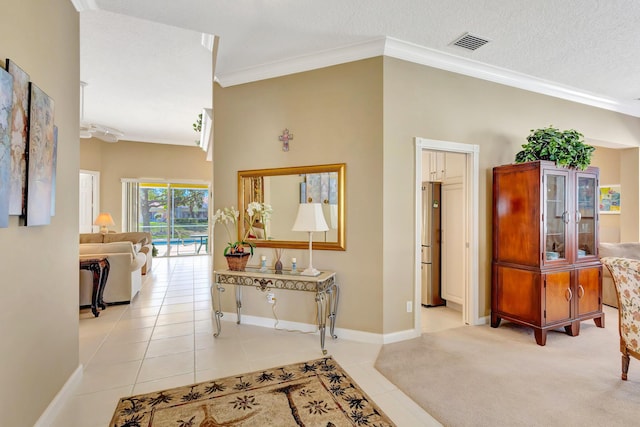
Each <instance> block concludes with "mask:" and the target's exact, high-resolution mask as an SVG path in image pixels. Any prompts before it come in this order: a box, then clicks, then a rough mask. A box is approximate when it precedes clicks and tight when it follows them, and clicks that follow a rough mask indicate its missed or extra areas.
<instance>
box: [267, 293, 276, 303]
mask: <svg viewBox="0 0 640 427" xmlns="http://www.w3.org/2000/svg"><path fill="white" fill-rule="evenodd" d="M267 302H268V303H269V304H274V303H275V302H276V294H274V293H273V292H268V293H267Z"/></svg>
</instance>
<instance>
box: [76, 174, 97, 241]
mask: <svg viewBox="0 0 640 427" xmlns="http://www.w3.org/2000/svg"><path fill="white" fill-rule="evenodd" d="M79 174H85V175H91V176H92V177H93V180H92V184H93V185H92V187H93V188H92V190H91V210H92V213H93V216H92V218H91V223H92V224H93V220H94V219H95V218H96V217H97V216H98V213H99V212H100V172H99V171H92V170H86V169H80V171H79ZM81 201H82V200H81ZM78 209H79V207H78ZM98 228H99V226H97V225H92V226H91V232H94V231H95V232H97V231H98Z"/></svg>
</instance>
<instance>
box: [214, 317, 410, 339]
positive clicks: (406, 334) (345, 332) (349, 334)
mask: <svg viewBox="0 0 640 427" xmlns="http://www.w3.org/2000/svg"><path fill="white" fill-rule="evenodd" d="M222 320H224V321H225V322H234V323H235V322H236V321H237V320H238V316H237V314H236V313H231V312H225V313H224V316H223V317H222ZM242 324H243V325H253V326H260V327H263V328H272V329H273V328H274V325H275V320H274V319H273V318H269V317H260V316H250V315H246V314H243V315H242ZM277 327H278V329H286V330H291V331H301V332H305V333H311V332H314V331H315V334H316V335H317V334H318V333H319V332H318V331H317V329H318V327H317V326H316V325H315V324H310V323H300V322H290V321H287V320H280V321H278V326H277ZM329 332H330V331H329V325H328V324H327V329H326V334H327V340H329V339H330V337H329ZM334 333H335V334H336V335H337V336H338V339H340V338H342V339H345V340H350V341H357V342H362V343H368V344H389V343H393V342H399V341H404V340H409V339H412V338H416V337H419V336H420V334H419V333H417V332H416V331H414V330H413V329H410V330H406V331H401V332H394V333H392V334H386V335H382V334H376V333H373V332H365V331H358V330H355V329H344V328H335V330H334ZM222 334H224V325H222Z"/></svg>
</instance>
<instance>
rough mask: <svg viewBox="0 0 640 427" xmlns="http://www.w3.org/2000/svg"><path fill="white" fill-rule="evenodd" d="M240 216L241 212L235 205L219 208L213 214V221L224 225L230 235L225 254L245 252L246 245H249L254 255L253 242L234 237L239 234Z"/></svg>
mask: <svg viewBox="0 0 640 427" xmlns="http://www.w3.org/2000/svg"><path fill="white" fill-rule="evenodd" d="M239 217H240V212H239V211H238V210H237V209H236V208H235V207H234V206H231V207H228V208H224V209H222V210H220V209H218V210H217V211H216V213H215V214H214V215H213V223H214V224H222V225H224V228H225V230H227V236H228V237H229V242H228V243H227V247H226V248H224V253H223V254H224V255H231V254H242V253H244V248H245V246H249V250H250V253H251V255H253V245H252V244H251V242H247V241H245V239H242V240H234V237H235V238H237V236H238V218H239ZM230 227H232V229H233V231H234V233H233V234H232V233H231V230H230Z"/></svg>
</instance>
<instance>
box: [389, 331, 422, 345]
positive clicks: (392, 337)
mask: <svg viewBox="0 0 640 427" xmlns="http://www.w3.org/2000/svg"><path fill="white" fill-rule="evenodd" d="M420 335H421V334H420V331H417V330H415V329H407V330H404V331H399V332H392V333H390V334H385V335H384V336H383V337H384V341H383V344H391V343H394V342H400V341H406V340H412V339H414V338H418V337H419V336H420Z"/></svg>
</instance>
